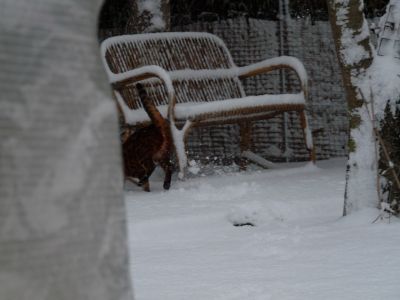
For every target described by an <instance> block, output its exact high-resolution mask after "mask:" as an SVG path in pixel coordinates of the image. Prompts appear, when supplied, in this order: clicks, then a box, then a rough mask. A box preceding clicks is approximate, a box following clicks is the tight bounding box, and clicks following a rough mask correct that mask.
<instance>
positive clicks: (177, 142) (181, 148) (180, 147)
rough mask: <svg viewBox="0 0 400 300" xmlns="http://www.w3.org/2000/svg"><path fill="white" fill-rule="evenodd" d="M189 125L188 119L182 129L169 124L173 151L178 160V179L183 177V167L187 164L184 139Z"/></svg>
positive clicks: (190, 123) (190, 124)
mask: <svg viewBox="0 0 400 300" xmlns="http://www.w3.org/2000/svg"><path fill="white" fill-rule="evenodd" d="M191 126H192V122H191V121H189V120H188V121H186V123H185V125H184V126H183V128H182V129H178V128H176V127H175V125H172V124H171V133H172V139H173V140H174V147H175V153H176V158H177V160H178V167H179V174H178V177H179V179H183V178H184V177H185V169H186V166H187V156H186V148H185V140H186V136H187V134H188V132H189V129H190V128H191Z"/></svg>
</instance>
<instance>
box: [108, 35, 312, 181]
mask: <svg viewBox="0 0 400 300" xmlns="http://www.w3.org/2000/svg"><path fill="white" fill-rule="evenodd" d="M101 52H102V58H103V62H104V65H105V67H106V70H107V74H108V76H109V79H110V82H111V84H112V86H113V88H114V91H115V95H116V99H117V101H118V104H119V107H120V109H121V111H122V113H123V116H124V118H125V122H126V123H128V124H130V125H135V126H141V125H145V124H147V123H149V122H150V119H149V117H148V116H147V114H146V113H145V111H144V110H143V108H142V106H141V103H140V100H139V98H138V93H137V90H136V88H135V83H136V82H138V81H142V83H143V84H144V85H145V87H146V86H147V89H146V90H147V91H148V93H149V95H150V96H151V97H152V99H153V100H154V101H155V102H156V104H157V106H158V108H159V109H160V111H161V113H162V114H163V115H164V116H165V117H168V118H169V120H170V123H171V132H172V135H173V138H174V143H175V148H176V151H177V157H178V162H179V167H180V170H181V174H183V170H184V167H185V166H186V164H187V159H186V154H185V142H184V141H185V137H186V135H187V133H188V131H189V130H190V128H192V127H193V126H201V125H211V124H223V123H232V122H239V124H241V125H243V126H244V127H246V126H248V124H249V123H250V121H253V120H259V119H268V118H271V117H274V116H276V115H277V114H280V113H283V112H288V111H296V112H298V114H299V118H300V123H301V126H302V128H303V131H304V138H305V144H306V147H307V149H308V150H309V152H310V159H311V160H314V159H315V156H314V149H313V142H312V137H311V133H310V130H309V126H308V122H307V117H306V114H305V107H306V99H307V94H308V86H307V81H308V80H307V74H306V71H305V69H304V66H303V64H302V63H301V62H300V61H299V60H298V59H296V58H294V57H289V56H281V57H276V58H272V59H267V60H264V61H262V62H259V63H256V64H252V65H249V66H246V67H237V66H236V65H235V64H234V62H233V60H232V57H231V55H230V53H229V51H228V49H227V48H226V46H225V44H224V43H223V41H222V40H221V39H219V38H218V37H216V36H214V35H212V34H209V33H199V32H179V33H177V32H168V33H152V34H139V35H123V36H116V37H111V38H109V39H107V40H105V41H104V42H103V43H102V45H101ZM281 68H288V69H292V70H293V71H294V72H295V73H296V74H297V76H298V79H299V81H300V85H301V92H300V93H296V94H275V95H271V94H268V95H261V96H246V95H245V93H244V91H243V87H242V84H241V82H240V80H241V79H244V78H246V77H249V76H255V75H258V74H261V73H266V72H270V71H272V70H276V69H281ZM241 132H242V133H243V136H241V138H242V139H241V140H242V141H246V140H248V139H247V138H246V137H245V134H246V131H245V130H241ZM241 146H242V150H245V148H246V146H248V145H241Z"/></svg>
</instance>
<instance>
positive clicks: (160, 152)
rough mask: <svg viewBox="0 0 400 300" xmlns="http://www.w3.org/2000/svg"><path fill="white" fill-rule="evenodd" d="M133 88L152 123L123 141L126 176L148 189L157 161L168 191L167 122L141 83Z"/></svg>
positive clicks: (170, 141)
mask: <svg viewBox="0 0 400 300" xmlns="http://www.w3.org/2000/svg"><path fill="white" fill-rule="evenodd" d="M136 87H137V89H138V91H139V98H140V100H141V102H142V104H143V107H144V109H145V110H146V112H147V114H148V115H149V117H150V119H151V120H152V122H153V123H152V124H151V125H149V126H146V127H142V128H140V129H138V130H136V131H135V133H133V134H132V135H131V136H130V137H128V138H127V139H126V141H125V142H124V143H123V144H122V151H123V158H124V172H125V178H126V179H127V180H130V181H132V182H133V183H135V184H137V185H139V186H143V189H144V190H145V191H146V192H150V184H149V178H150V176H151V174H152V173H153V171H154V169H155V167H156V164H159V165H160V166H161V168H162V169H163V170H164V172H165V179H164V189H166V190H168V189H169V187H170V185H171V175H172V163H171V154H172V145H173V143H172V138H171V133H170V129H169V124H168V122H167V121H166V120H165V119H164V118H163V117H162V115H161V114H160V112H159V111H158V110H157V108H156V106H155V105H154V103H153V102H152V101H151V100H150V98H149V97H148V96H147V93H146V91H145V89H144V88H143V86H142V85H141V84H137V85H136Z"/></svg>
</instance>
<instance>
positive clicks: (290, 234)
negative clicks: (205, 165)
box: [126, 159, 400, 300]
mask: <svg viewBox="0 0 400 300" xmlns="http://www.w3.org/2000/svg"><path fill="white" fill-rule="evenodd" d="M344 163H345V162H344V160H341V159H340V160H339V159H335V160H330V161H327V162H319V163H318V167H313V166H310V165H306V166H304V164H302V165H298V164H293V165H292V164H290V165H286V166H284V167H283V168H281V169H278V170H265V171H248V172H244V173H231V174H222V175H213V176H207V177H197V178H191V179H189V180H187V181H185V182H174V183H173V185H172V187H171V190H170V191H168V192H164V191H162V189H161V186H162V184H161V182H153V183H152V189H153V191H152V192H151V193H145V192H142V191H140V190H138V189H136V190H134V191H130V192H127V193H126V202H127V208H128V219H129V233H130V251H131V268H132V273H133V285H134V290H135V296H136V298H135V299H136V300H206V299H207V300H217V299H218V300H219V299H221V300H227V299H237V300H239V299H240V300H241V299H246V300H268V299H279V300H286V299H307V300H309V299H318V300H321V299H325V300H326V299H352V300H354V299H363V300H364V299H374V300H376V299H400V284H399V281H398V280H399V275H400V255H399V250H400V235H399V234H397V233H396V232H399V230H400V222H398V220H394V219H393V218H392V220H391V223H390V224H388V221H387V220H385V221H381V222H377V223H375V224H372V221H373V220H374V219H375V218H376V216H377V215H378V210H373V209H370V210H364V211H361V212H359V213H356V214H353V215H351V216H349V217H346V218H342V217H341V214H342V205H343V192H344ZM235 222H243V223H249V222H250V223H253V224H255V226H242V227H235V226H233V223H235ZM393 232H394V233H393Z"/></svg>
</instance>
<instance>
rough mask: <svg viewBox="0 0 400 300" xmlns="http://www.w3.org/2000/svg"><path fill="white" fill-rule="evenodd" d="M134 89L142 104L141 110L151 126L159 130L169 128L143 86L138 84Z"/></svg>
mask: <svg viewBox="0 0 400 300" xmlns="http://www.w3.org/2000/svg"><path fill="white" fill-rule="evenodd" d="M136 88H137V90H138V92H139V98H140V101H141V102H142V105H143V108H144V110H145V111H146V112H147V114H148V115H149V117H150V119H151V121H152V122H153V124H154V125H155V126H156V127H157V128H159V129H160V130H163V129H164V128H168V127H169V126H168V122H167V120H166V119H165V118H164V117H163V116H162V115H161V113H160V111H159V110H158V109H157V107H156V106H155V104H154V103H153V101H151V99H150V97H149V96H148V95H147V92H146V90H145V88H144V87H143V85H142V84H140V83H138V84H136Z"/></svg>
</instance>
